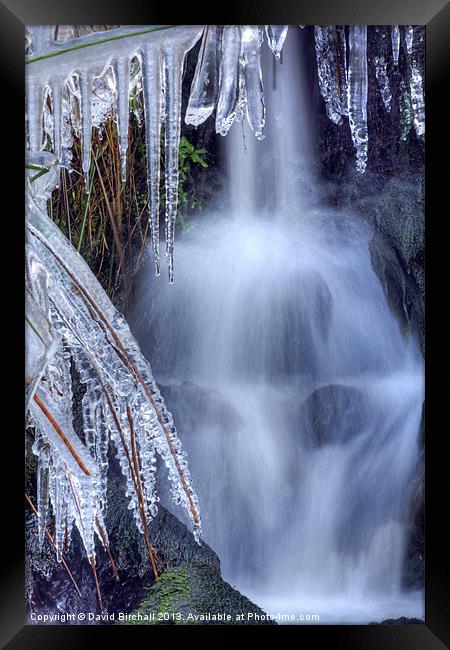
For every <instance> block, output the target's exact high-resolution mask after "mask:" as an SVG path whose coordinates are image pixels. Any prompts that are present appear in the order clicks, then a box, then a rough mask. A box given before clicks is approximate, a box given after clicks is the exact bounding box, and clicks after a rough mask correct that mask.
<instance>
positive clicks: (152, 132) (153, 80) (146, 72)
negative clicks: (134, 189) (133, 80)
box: [142, 46, 163, 275]
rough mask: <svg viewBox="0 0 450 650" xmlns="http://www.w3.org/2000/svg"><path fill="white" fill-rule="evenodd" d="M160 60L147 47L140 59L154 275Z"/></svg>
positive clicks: (158, 180) (158, 156)
mask: <svg viewBox="0 0 450 650" xmlns="http://www.w3.org/2000/svg"><path fill="white" fill-rule="evenodd" d="M162 76H163V60H162V58H161V56H160V53H159V49H156V48H154V47H151V46H149V47H148V48H146V50H145V51H144V52H143V55H142V77H143V86H144V114H145V141H146V155H147V187H148V202H149V206H150V225H151V239H152V247H153V255H154V258H155V272H156V275H159V273H160V262H159V184H160V157H161V117H162V89H163V77H162Z"/></svg>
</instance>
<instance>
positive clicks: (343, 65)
mask: <svg viewBox="0 0 450 650" xmlns="http://www.w3.org/2000/svg"><path fill="white" fill-rule="evenodd" d="M336 39H337V58H338V67H337V70H338V92H339V99H340V102H341V114H342V115H343V116H345V117H347V116H348V90H347V82H348V74H347V41H346V37H345V27H338V26H336Z"/></svg>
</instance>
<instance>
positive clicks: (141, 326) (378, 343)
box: [131, 30, 423, 623]
mask: <svg viewBox="0 0 450 650" xmlns="http://www.w3.org/2000/svg"><path fill="white" fill-rule="evenodd" d="M299 39H300V37H299V34H298V33H297V31H296V30H291V31H290V33H289V35H288V39H287V42H286V45H285V50H284V57H283V63H282V64H281V65H280V64H277V65H278V68H277V71H276V74H275V76H274V74H273V70H272V61H271V59H270V58H269V57H268V56H266V55H265V61H264V71H265V80H264V81H265V89H266V93H265V94H266V104H267V111H268V124H267V137H266V139H265V140H264V141H262V142H259V141H257V140H256V139H255V138H254V136H253V135H252V134H251V133H249V131H248V129H246V128H244V141H243V127H242V125H240V124H236V125H234V126H233V127H232V131H231V133H230V134H229V135H228V136H227V137H226V138H225V141H224V144H225V147H226V160H227V165H228V167H227V170H225V172H224V173H226V174H227V178H228V183H227V192H226V196H225V197H224V201H223V207H222V208H221V209H219V210H217V211H216V212H214V213H205V214H203V215H202V216H201V217H200V218H199V219H198V220H197V221H196V222H195V224H194V227H193V228H192V230H191V231H190V232H188V233H187V234H186V235H184V236H183V237H179V239H178V241H177V242H176V251H175V283H174V285H171V286H169V285H168V284H167V283H166V282H164V281H162V280H161V278H159V279H155V278H154V277H153V270H152V263H151V260H150V259H149V262H148V265H147V266H146V267H145V268H144V270H143V271H142V272H141V274H140V278H139V282H138V285H137V295H136V301H135V305H134V310H133V313H132V315H131V323H132V327H133V330H134V332H135V334H136V336H137V338H138V340H139V342H140V344H141V346H142V348H143V350H144V352H145V353H146V354H147V355H148V358H149V359H150V361H151V362H152V365H153V369H154V373H155V375H156V378H157V380H158V381H159V383H160V385H161V386H162V391H163V394H164V395H165V398H166V401H167V403H168V406H169V408H170V409H171V410H172V411H173V413H174V416H175V418H176V422H177V426H178V429H179V432H180V437H181V438H182V440H183V444H184V445H185V447H186V448H187V450H188V454H189V455H188V458H189V464H190V468H191V472H192V475H193V476H194V479H195V484H196V486H197V488H198V492H199V496H200V504H201V509H202V515H203V522H204V539H205V541H206V542H207V543H209V544H210V545H211V546H212V547H213V548H214V549H215V550H216V552H217V553H218V555H219V557H220V559H221V563H222V571H223V574H224V576H225V578H226V579H227V580H229V581H230V582H231V584H233V585H236V586H237V587H238V588H239V589H240V590H241V591H243V592H244V593H246V594H247V595H249V596H250V597H252V598H253V600H254V601H255V602H257V603H258V604H260V605H261V606H262V607H263V608H266V610H267V611H269V612H271V613H276V612H281V613H283V612H286V613H288V612H293V613H307V612H314V613H318V614H319V615H320V616H321V620H320V622H322V623H328V622H341V623H342V622H343V623H352V622H354V623H357V622H369V621H371V620H381V619H383V618H392V617H397V616H417V617H421V616H423V594H421V593H420V592H414V593H413V592H411V593H407V592H404V591H403V589H402V574H403V570H404V561H405V548H406V543H407V531H408V527H409V525H410V517H411V512H410V505H411V498H412V490H413V484H414V481H415V479H417V476H418V474H419V473H420V471H421V469H420V467H421V465H420V463H419V457H418V432H419V423H420V417H421V406H422V400H423V365H422V357H421V355H420V352H419V348H418V343H417V341H415V340H413V339H405V338H403V336H402V335H401V333H400V330H399V327H398V324H397V322H396V320H395V318H394V317H393V315H392V314H391V312H390V311H389V308H388V305H387V303H386V299H385V296H384V293H383V289H382V286H381V284H380V282H379V280H378V279H377V277H376V276H375V274H374V272H373V270H372V267H371V264H370V257H369V251H368V241H369V237H370V229H369V227H368V225H367V224H365V223H364V221H363V220H361V219H360V218H357V217H355V216H351V215H345V214H341V213H339V212H336V211H334V210H331V209H330V208H326V207H324V206H323V204H322V202H321V199H320V187H318V186H317V182H316V180H315V179H314V176H313V174H312V172H311V168H312V165H311V163H310V162H308V161H311V160H312V158H313V155H314V154H313V149H312V146H311V135H310V133H311V129H310V124H309V121H308V118H307V110H306V108H305V103H306V99H307V97H305V95H306V94H307V84H306V80H305V77H304V74H303V72H302V63H301V58H300V55H301V51H302V50H301V47H300V45H301V44H300V41H299ZM266 54H270V52H269V53H266ZM177 514H178V515H179V513H177Z"/></svg>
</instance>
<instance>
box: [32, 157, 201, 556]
mask: <svg viewBox="0 0 450 650" xmlns="http://www.w3.org/2000/svg"><path fill="white" fill-rule="evenodd" d="M46 155H47V158H48V157H49V156H50V157H51V156H52V155H51V154H46ZM41 158H42V154H39V153H37V154H33V155H31V156H30V158H29V160H31V161H32V163H33V164H32V165H29V166H33V167H35V166H36V165H35V163H36V161H38V162H40V160H41ZM33 173H34V172H33ZM49 190H50V191H51V188H50V187H49ZM26 232H27V323H29V330H27V332H28V333H27V385H28V386H33V389H32V390H33V392H32V394H29V408H30V415H31V418H32V422H33V424H34V427H35V435H36V437H35V443H34V445H33V452H34V453H35V454H36V455H37V457H38V488H37V495H38V503H37V511H38V527H39V539H40V542H41V543H42V542H43V539H44V533H45V529H46V526H47V525H48V512H49V503H50V504H51V506H52V511H53V516H54V519H55V536H54V538H55V543H56V548H57V556H58V560H60V561H61V559H62V553H63V549H64V548H66V547H67V546H68V544H69V543H70V531H71V530H72V527H73V525H75V526H76V528H77V529H78V531H79V533H80V536H81V539H82V541H83V545H84V548H85V550H86V554H87V556H88V558H89V561H90V563H91V564H94V562H95V542H94V540H95V535H96V536H97V537H98V538H99V539H100V541H101V543H102V544H103V545H104V546H106V547H107V545H108V536H107V531H106V528H105V523H104V515H105V512H106V505H107V503H106V485H107V471H108V444H109V441H110V440H111V441H112V443H113V444H114V446H115V449H116V453H117V457H118V460H119V463H120V467H121V469H122V472H123V474H124V476H125V478H126V493H127V496H128V497H129V499H130V506H129V507H130V508H131V509H132V510H133V514H134V518H135V521H136V525H137V527H138V529H139V530H140V531H141V532H142V533H143V534H144V536H145V539H146V542H147V546H148V549H149V554H150V557H151V559H152V565H153V566H154V568H155V567H156V563H155V555H154V549H153V547H152V546H151V541H150V539H149V537H148V530H147V527H148V523H149V522H150V520H151V519H152V518H153V517H154V516H155V514H156V512H157V507H158V505H157V504H158V495H157V492H156V478H155V475H156V457H157V455H158V456H160V457H161V458H162V459H163V462H164V463H165V465H166V467H167V469H168V477H169V480H170V482H171V494H172V497H173V500H174V501H175V503H177V504H179V505H181V506H182V507H183V508H184V509H185V510H186V512H187V515H188V517H189V518H190V519H191V521H192V522H193V525H194V534H195V536H196V539H197V540H199V537H200V534H201V524H200V516H199V509H198V499H197V496H196V494H195V491H194V489H193V487H192V481H191V477H190V474H189V470H188V467H187V462H186V457H185V452H184V451H183V449H182V447H181V443H180V441H179V438H178V435H177V431H176V428H175V425H174V422H173V418H172V416H171V414H170V412H169V411H168V410H167V408H166V406H165V403H164V400H163V398H162V396H161V394H160V392H159V389H158V387H157V385H156V383H155V380H154V378H153V375H152V372H151V368H150V365H149V364H148V362H147V361H146V360H145V359H144V357H143V356H142V354H141V352H140V350H139V347H138V345H137V343H136V341H135V340H134V338H133V336H132V335H131V333H130V330H129V328H128V325H127V323H126V321H125V319H124V317H123V316H122V315H121V314H120V313H119V312H118V311H117V310H116V309H115V308H114V306H113V305H112V303H111V302H110V301H109V299H108V297H107V296H106V294H105V292H104V291H103V289H102V287H101V286H100V284H99V283H98V281H97V280H96V278H95V276H94V275H93V273H92V272H91V270H90V269H89V267H88V265H87V264H86V263H85V262H84V260H83V259H82V258H81V256H80V255H79V254H78V253H77V252H76V251H75V249H74V248H73V247H72V246H71V245H70V243H69V242H68V241H67V240H66V238H65V237H64V236H63V234H62V233H61V232H60V231H59V229H58V228H57V226H56V225H55V224H54V223H53V222H52V221H51V220H50V219H49V217H48V216H47V214H46V213H45V212H44V211H43V209H42V205H40V204H39V202H38V201H37V200H36V197H35V191H34V189H33V183H32V182H31V180H30V178H29V179H28V191H27V206H26ZM31 334H33V337H34V338H33V337H32V336H31ZM71 366H73V367H74V368H75V369H76V371H77V374H78V377H79V380H80V381H81V383H82V384H84V386H85V388H86V392H85V395H84V397H83V402H82V415H83V432H81V431H75V430H74V425H73V413H72V370H71ZM37 380H38V385H37ZM29 390H31V389H30V388H29Z"/></svg>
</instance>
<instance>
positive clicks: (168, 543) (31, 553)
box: [26, 479, 220, 614]
mask: <svg viewBox="0 0 450 650" xmlns="http://www.w3.org/2000/svg"><path fill="white" fill-rule="evenodd" d="M120 483H121V481H118V480H117V481H114V479H113V480H111V481H110V485H109V488H108V504H109V510H108V514H107V517H106V525H107V529H108V532H109V540H110V547H111V551H112V555H113V557H114V561H115V564H116V566H117V570H118V574H119V581H116V580H115V578H114V575H113V573H112V570H111V566H110V563H109V560H108V557H107V554H106V552H105V550H104V549H103V548H102V547H101V545H100V544H99V543H97V547H96V554H97V574H98V579H99V584H100V590H101V593H102V598H103V602H104V605H105V607H106V609H107V610H108V612H119V611H130V610H131V609H133V608H134V607H136V606H137V605H138V604H139V602H140V601H141V600H142V598H143V597H144V595H145V594H146V589H147V588H148V587H149V586H150V585H151V584H152V583H153V582H154V577H153V573H152V570H151V567H150V562H149V559H148V555H147V550H146V546H145V543H144V539H143V536H142V535H141V534H140V533H139V532H138V530H137V529H136V526H135V524H134V521H133V515H132V512H131V511H130V510H128V499H127V498H126V497H125V494H124V490H123V487H122V486H121V485H120ZM26 524H27V525H26V545H27V556H26V557H27V571H26V583H27V584H26V590H27V597H28V609H29V613H31V612H36V613H46V614H52V613H56V612H58V611H59V612H62V611H64V612H72V613H75V614H78V613H79V612H86V611H91V612H98V611H99V605H98V600H97V595H96V590H95V584H94V580H93V574H92V571H91V568H90V566H89V564H88V561H87V559H86V554H85V551H84V549H83V547H82V544H81V540H80V538H79V535H78V533H77V531H75V530H74V531H73V541H72V544H71V547H70V550H69V552H68V553H67V555H66V556H65V557H66V560H67V564H68V566H69V568H70V570H71V572H72V573H73V576H74V578H75V581H76V583H77V585H78V587H79V588H80V591H81V593H82V597H80V596H79V595H78V594H77V592H76V589H75V588H74V586H73V583H72V582H71V580H70V578H69V576H68V575H67V572H66V570H65V569H64V567H63V566H62V565H60V564H58V563H57V562H56V559H55V553H54V551H53V549H52V547H51V545H50V543H49V542H48V540H46V542H45V544H44V547H43V549H42V550H41V549H39V548H38V541H37V528H36V518H35V517H34V515H28V516H27V520H26ZM50 529H51V525H50ZM149 533H150V538H151V541H152V543H153V545H154V547H155V548H156V550H157V554H158V560H159V562H160V565H161V566H162V567H164V568H166V567H176V566H179V565H182V564H186V563H189V562H203V563H206V564H208V565H210V566H211V567H214V568H216V569H217V570H219V567H220V563H219V559H218V557H217V555H216V554H215V553H214V551H213V550H212V549H210V548H209V546H208V545H207V544H205V543H202V545H201V546H199V545H198V544H197V543H196V541H195V540H194V537H193V535H192V533H191V532H190V531H189V530H188V529H187V528H186V526H184V524H182V523H181V522H180V521H178V519H177V518H176V517H174V515H172V514H171V513H170V512H168V511H167V510H165V509H164V508H163V507H162V506H160V509H159V513H158V515H157V517H156V518H155V519H154V520H153V521H152V523H151V524H150V528H149Z"/></svg>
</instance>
